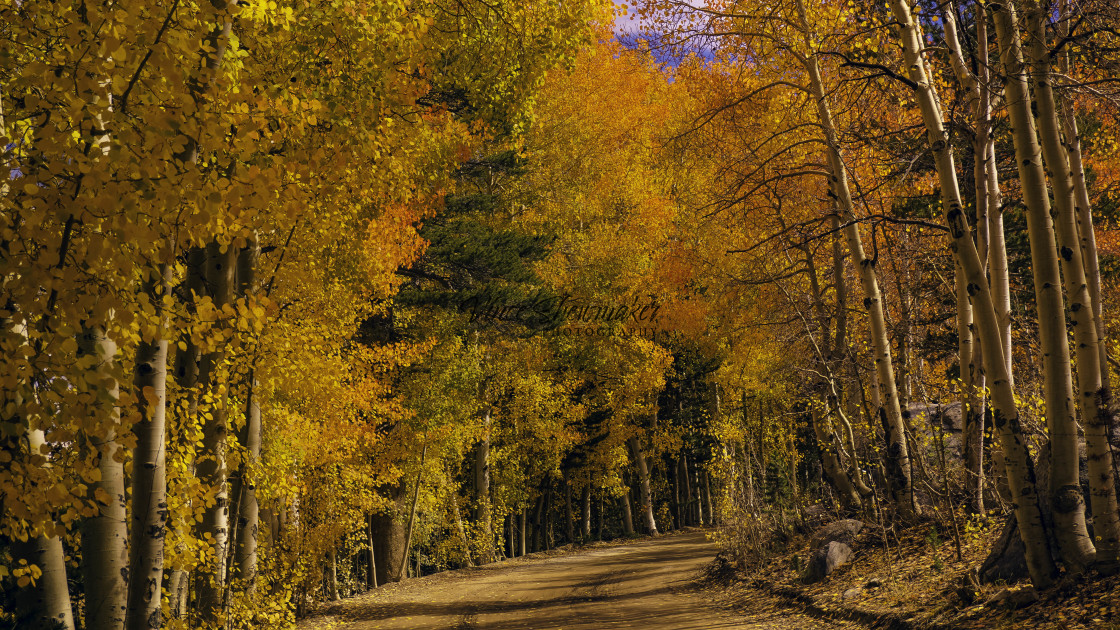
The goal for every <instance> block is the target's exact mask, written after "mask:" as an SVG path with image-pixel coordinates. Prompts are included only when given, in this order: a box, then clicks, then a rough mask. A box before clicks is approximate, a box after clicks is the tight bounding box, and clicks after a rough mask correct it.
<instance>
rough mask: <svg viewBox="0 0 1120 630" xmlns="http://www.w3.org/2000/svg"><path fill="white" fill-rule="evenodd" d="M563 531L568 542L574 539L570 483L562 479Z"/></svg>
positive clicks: (574, 530)
mask: <svg viewBox="0 0 1120 630" xmlns="http://www.w3.org/2000/svg"><path fill="white" fill-rule="evenodd" d="M564 533H565V535H566V536H567V538H568V543H574V542H575V541H576V526H575V516H574V515H573V514H572V484H571V483H570V482H569V481H568V480H567V479H565V480H564Z"/></svg>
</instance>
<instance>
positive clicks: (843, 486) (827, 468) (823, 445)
mask: <svg viewBox="0 0 1120 630" xmlns="http://www.w3.org/2000/svg"><path fill="white" fill-rule="evenodd" d="M809 418H810V421H811V422H812V424H813V434H814V435H815V436H816V438H817V448H818V449H819V451H820V458H821V467H822V468H824V474H825V476H826V477H827V478H828V481H829V482H830V483H831V484H832V489H833V490H835V491H836V498H837V499H839V500H840V505H841V506H843V508H844V509H845V510H846V511H848V512H858V511H859V509H860V506H861V502H860V498H859V493H858V492H856V489H855V486H853V485H852V480H851V479H850V478H849V477H848V471H846V470H845V469H844V467H843V466H842V465H841V464H840V456H839V453H840V448H839V447H840V440H839V439H838V438H837V437H836V433H835V432H834V431H833V430H832V429H831V428H830V427H827V426H826V423H827V417H826V416H824V415H823V414H821V412H820V411H819V410H818V409H817V408H816V406H815V405H814V407H813V410H812V411H811V412H810V413H809Z"/></svg>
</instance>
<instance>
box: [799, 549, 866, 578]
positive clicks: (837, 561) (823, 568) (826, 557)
mask: <svg viewBox="0 0 1120 630" xmlns="http://www.w3.org/2000/svg"><path fill="white" fill-rule="evenodd" d="M853 553H855V552H853V551H852V548H851V547H849V546H848V545H847V544H845V543H842V542H839V541H835V540H834V541H832V542H829V543H826V544H825V545H824V546H822V547H818V548H817V549H814V550H813V553H812V555H811V556H810V557H809V566H807V567H806V569H805V575H804V576H802V580H803V581H804V582H805V583H806V584H812V583H814V582H820V581H821V580H823V579H825V578H826V577H828V575H829V574H830V573H832V572H833V571H835V570H836V569H837V568H838V567H840V566H843V565H844V564H845V563H847V562H848V560H850V559H851V558H852V554H853Z"/></svg>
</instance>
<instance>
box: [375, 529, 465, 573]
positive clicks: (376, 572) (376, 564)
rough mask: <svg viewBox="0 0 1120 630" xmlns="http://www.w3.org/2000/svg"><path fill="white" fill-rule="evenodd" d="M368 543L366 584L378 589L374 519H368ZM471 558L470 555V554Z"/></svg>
mask: <svg viewBox="0 0 1120 630" xmlns="http://www.w3.org/2000/svg"><path fill="white" fill-rule="evenodd" d="M366 543H367V544H368V545H369V566H367V567H366V570H367V574H366V583H367V584H369V586H370V588H377V552H376V551H374V546H373V517H372V516H370V517H367V518H366ZM468 557H469V554H468Z"/></svg>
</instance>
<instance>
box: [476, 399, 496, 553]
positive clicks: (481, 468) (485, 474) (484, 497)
mask: <svg viewBox="0 0 1120 630" xmlns="http://www.w3.org/2000/svg"><path fill="white" fill-rule="evenodd" d="M490 424H491V419H490V409H489V408H487V409H486V411H485V413H484V414H483V416H482V437H481V438H480V439H479V441H478V444H476V445H475V452H474V454H475V460H474V487H475V501H476V502H477V503H476V514H477V522H478V524H479V526H480V527H481V529H482V537H483V540H484V541H486V542H485V547H484V548H483V549H482V552H481V557H480V558H479V561H480V562H483V563H486V562H490V561H491V560H493V554H492V551H491V549H490V548H491V547H492V544H491V542H490V540H491V538H492V537H493V530H492V525H491V523H490V520H491V518H490Z"/></svg>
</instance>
